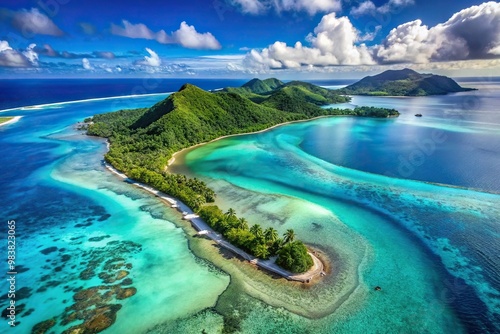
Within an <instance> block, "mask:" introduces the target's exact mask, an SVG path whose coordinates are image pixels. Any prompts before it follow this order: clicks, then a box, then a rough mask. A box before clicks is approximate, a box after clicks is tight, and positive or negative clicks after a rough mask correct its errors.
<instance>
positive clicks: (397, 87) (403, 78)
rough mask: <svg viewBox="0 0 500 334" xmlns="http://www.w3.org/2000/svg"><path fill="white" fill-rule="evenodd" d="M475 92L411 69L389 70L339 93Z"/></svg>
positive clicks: (434, 93)
mask: <svg viewBox="0 0 500 334" xmlns="http://www.w3.org/2000/svg"><path fill="white" fill-rule="evenodd" d="M469 90H473V89H471V88H463V87H461V86H460V85H459V84H457V83H456V82H455V81H454V80H453V79H451V78H448V77H445V76H441V75H434V74H421V73H417V72H415V71H413V70H411V69H408V68H405V69H402V70H388V71H385V72H383V73H380V74H378V75H375V76H368V77H365V78H363V79H361V80H360V81H358V82H356V83H354V84H352V85H349V86H347V87H345V88H342V89H340V90H338V91H337V93H341V94H350V95H373V96H426V95H443V94H448V93H456V92H464V91H469Z"/></svg>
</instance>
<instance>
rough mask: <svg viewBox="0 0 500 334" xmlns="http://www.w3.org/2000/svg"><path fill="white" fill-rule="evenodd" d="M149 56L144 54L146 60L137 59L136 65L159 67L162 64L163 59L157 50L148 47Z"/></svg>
mask: <svg viewBox="0 0 500 334" xmlns="http://www.w3.org/2000/svg"><path fill="white" fill-rule="evenodd" d="M146 51H147V52H148V53H149V56H144V60H140V61H136V62H135V65H145V66H151V67H159V66H160V65H161V59H160V57H159V56H158V54H157V53H156V52H154V51H153V50H151V49H150V48H146Z"/></svg>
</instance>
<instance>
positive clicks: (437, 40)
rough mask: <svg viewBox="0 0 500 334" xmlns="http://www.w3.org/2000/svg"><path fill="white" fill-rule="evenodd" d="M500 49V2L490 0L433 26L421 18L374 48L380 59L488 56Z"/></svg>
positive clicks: (412, 59) (393, 32)
mask: <svg viewBox="0 0 500 334" xmlns="http://www.w3.org/2000/svg"><path fill="white" fill-rule="evenodd" d="M498 48H500V3H496V2H487V3H483V4H481V5H479V6H472V7H469V8H466V9H464V10H461V11H460V12H458V13H455V14H454V15H453V16H452V17H451V18H450V19H449V20H448V21H446V22H445V23H441V24H438V25H436V26H434V27H432V28H428V27H427V26H426V25H422V22H421V21H420V20H416V21H412V22H408V23H405V24H402V25H400V26H398V27H396V28H394V29H392V30H391V32H390V33H389V35H388V36H387V37H386V39H385V40H384V41H383V43H382V44H381V45H380V46H378V47H376V48H375V56H376V57H377V59H378V60H379V61H380V62H405V61H410V62H415V63H426V62H430V61H446V60H466V59H487V58H492V57H494V56H496V55H498V53H497V51H498Z"/></svg>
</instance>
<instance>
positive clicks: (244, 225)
mask: <svg viewBox="0 0 500 334" xmlns="http://www.w3.org/2000/svg"><path fill="white" fill-rule="evenodd" d="M236 228H239V229H240V230H248V223H247V220H246V219H245V218H243V217H241V218H240V219H238V223H237V225H236Z"/></svg>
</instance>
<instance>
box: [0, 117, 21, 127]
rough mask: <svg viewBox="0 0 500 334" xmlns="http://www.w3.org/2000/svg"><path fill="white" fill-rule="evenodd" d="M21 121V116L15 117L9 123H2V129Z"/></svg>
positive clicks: (0, 125)
mask: <svg viewBox="0 0 500 334" xmlns="http://www.w3.org/2000/svg"><path fill="white" fill-rule="evenodd" d="M20 119H21V116H14V117H12V119H10V120H8V121H7V122H3V123H0V127H2V126H5V125H8V124H12V123H15V122H17V121H19V120H20Z"/></svg>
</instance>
